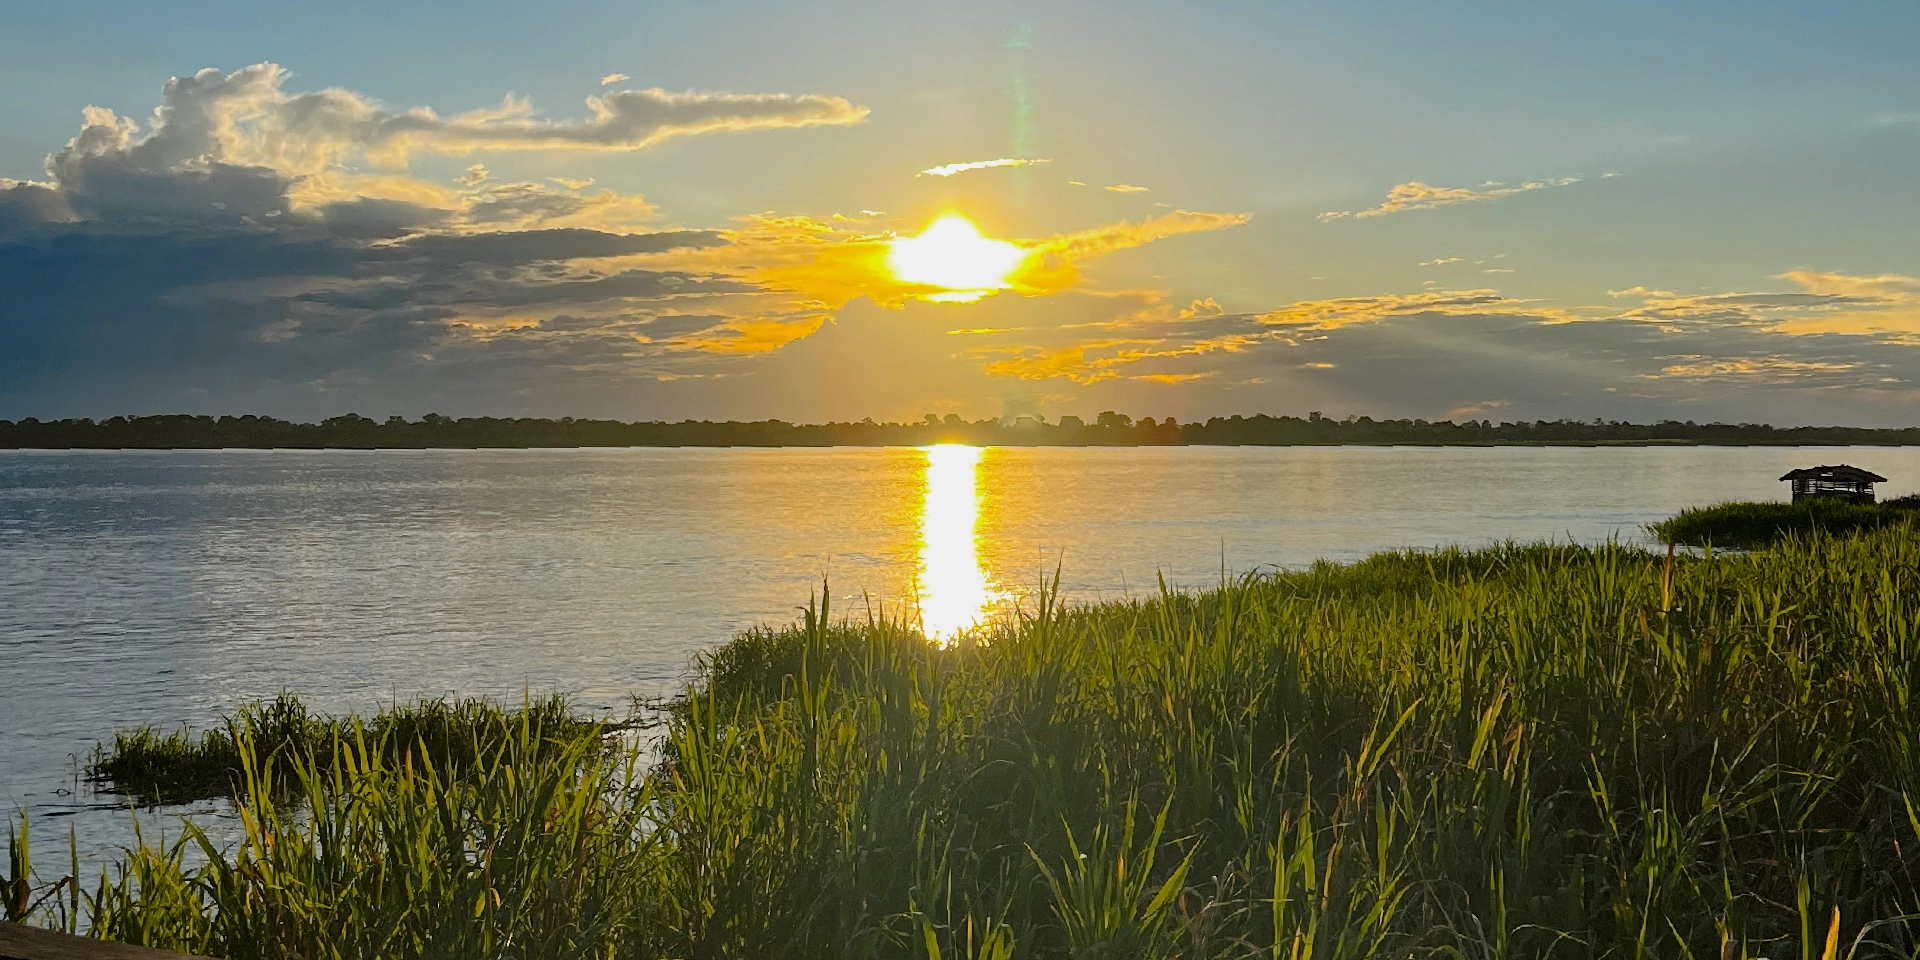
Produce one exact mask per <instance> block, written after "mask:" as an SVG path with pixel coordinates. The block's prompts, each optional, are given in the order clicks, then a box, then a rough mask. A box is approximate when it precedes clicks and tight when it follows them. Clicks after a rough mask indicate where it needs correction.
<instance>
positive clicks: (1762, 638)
mask: <svg viewBox="0 0 1920 960" xmlns="http://www.w3.org/2000/svg"><path fill="white" fill-rule="evenodd" d="M1916 577H1920V542H1916V540H1915V539H1914V538H1912V537H1911V536H1908V535H1906V534H1905V533H1904V532H1903V531H1880V532H1870V533H1864V534H1861V535H1859V536H1855V537H1847V538H1830V537H1826V536H1821V535H1816V536H1814V537H1811V538H1792V537H1790V538H1788V539H1786V540H1784V541H1782V542H1780V543H1778V544H1776V545H1774V546H1772V547H1769V548H1766V549H1764V550H1761V551H1757V552H1754V553H1752V554H1745V555H1735V556H1716V557H1713V558H1711V559H1706V558H1687V557H1679V558H1673V559H1669V558H1666V557H1663V556H1657V555H1654V554H1650V553H1647V552H1643V551H1639V550H1634V549H1628V548H1623V547H1619V546H1602V547H1595V548H1584V547H1572V546H1508V547H1499V548H1494V549H1488V550H1483V551H1476V552H1462V551H1443V552H1438V553H1404V554H1383V555H1379V556H1375V557H1373V558H1370V559H1368V560H1365V561H1362V562H1359V563H1355V564H1351V565H1333V564H1322V565H1318V566H1316V567H1314V568H1312V569H1310V570H1305V571H1300V572H1293V573H1276V574H1270V575H1263V576H1257V577H1248V578H1245V579H1241V580H1236V581H1234V582H1232V583H1228V584H1224V585H1222V586H1221V587H1219V588H1216V589H1213V590H1208V591H1203V592H1197V593H1191V594H1182V593H1167V594H1164V595H1161V596H1157V597H1153V598H1150V599H1146V600H1141V601H1131V602H1118V603H1105V604H1091V605H1081V606H1068V607H1060V606H1056V605H1054V604H1052V603H1050V602H1045V601H1043V602H1041V603H1040V604H1038V605H1037V606H1035V605H1029V609H1028V610H1027V612H1026V614H1025V615H1024V616H1022V617H1020V618H1018V619H1016V620H1010V621H1007V622H1005V623H1001V624H997V625H994V626H991V627H989V628H987V629H985V630H984V631H982V632H981V633H979V634H978V635H976V636H975V637H973V638H972V639H971V640H968V641H963V642H961V643H958V644H955V645H953V646H950V647H940V646H936V645H932V644H929V643H927V642H926V641H925V640H924V639H923V638H922V637H921V636H920V635H919V634H918V633H917V631H915V630H913V629H911V628H910V626H909V625H906V624H902V623H897V622H891V621H887V620H882V619H869V618H866V617H864V616H863V617H861V618H857V619H854V620H847V621H842V620H839V619H838V617H839V614H838V612H836V611H830V610H815V611H812V612H810V614H809V616H808V617H807V619H806V620H805V621H804V622H802V623H799V624H796V625H794V626H792V627H789V628H786V629H781V630H761V631H752V632H748V633H746V634H743V635H741V636H740V637H739V638H737V639H736V640H734V641H733V642H732V643H730V644H727V645H725V646H722V647H720V648H717V649H716V650H714V651H712V652H711V653H710V654H709V655H707V656H706V657H705V658H704V659H703V660H702V662H701V665H700V670H699V681H698V684H697V686H696V688H695V689H694V690H693V691H692V692H691V693H690V694H689V695H688V696H686V697H685V698H683V699H681V700H680V701H679V702H677V703H676V704H675V705H674V706H673V708H672V710H671V712H670V722H669V724H668V725H667V726H666V727H665V728H664V731H663V732H662V735H661V737H660V739H659V740H658V741H657V743H656V744H655V747H656V748H657V751H658V752H657V754H656V753H649V752H648V751H647V749H645V748H644V747H643V746H642V745H640V744H637V743H635V742H633V741H628V740H614V741H609V740H607V739H606V738H605V737H604V736H602V734H601V733H600V732H598V731H596V730H593V729H592V728H587V727H579V728H572V727H564V728H563V727H558V726H556V727H553V728H552V729H553V730H555V731H562V730H570V731H572V732H556V733H554V734H552V735H546V734H541V735H536V734H534V733H532V732H531V731H530V728H529V727H528V726H527V725H526V724H524V723H522V724H519V725H514V724H511V723H509V722H508V716H509V713H508V712H507V711H500V712H499V713H498V716H499V717H500V726H499V728H498V730H499V733H500V736H499V737H498V738H495V739H490V740H488V743H489V744H490V746H488V748H487V749H485V750H482V751H478V752H476V753H475V754H474V756H476V757H479V758H481V759H480V760H479V761H477V762H473V763H472V764H471V765H470V766H462V765H456V766H443V765H439V764H437V763H436V762H434V760H433V757H432V755H433V751H432V750H431V749H426V748H423V749H422V750H421V751H417V752H414V753H412V754H407V753H406V752H405V751H402V752H401V753H400V754H399V755H398V759H396V758H395V757H396V755H395V754H394V753H392V752H391V751H390V750H388V749H384V748H380V747H378V746H377V745H375V744H373V743H368V742H363V741H362V740H361V739H359V738H355V737H350V736H336V735H334V734H328V735H327V736H326V737H325V738H324V741H323V742H322V743H321V744H320V746H321V747H322V748H323V749H324V751H325V752H326V753H327V754H328V755H329V756H338V757H340V758H341V759H340V760H338V761H331V762H328V763H326V764H321V763H320V762H318V761H316V760H313V759H310V758H309V757H308V756H307V755H306V754H304V753H302V752H301V751H294V752H293V754H292V759H293V763H292V764H291V766H289V767H288V768H286V772H285V773H284V774H283V775H284V776H291V777H292V778H293V780H294V781H295V782H296V783H298V784H299V789H298V790H296V791H294V792H293V795H294V796H295V797H296V798H298V799H293V800H290V799H288V798H287V794H286V793H285V792H283V791H279V790H274V789H269V788H268V787H267V785H265V784H260V783H251V782H250V783H248V784H245V785H243V787H242V789H241V791H240V803H241V804H242V806H243V807H244V808H245V809H246V810H247V811H248V814H249V816H248V818H247V831H248V832H247V838H246V840H245V842H244V843H242V844H241V845H240V846H238V847H236V848H234V849H232V850H229V851H225V852H220V851H203V852H205V853H209V854H211V855H212V857H211V860H210V862H209V863H208V864H207V865H205V866H201V867H194V866H189V865H188V856H187V853H188V850H189V848H190V846H191V844H192V843H193V835H192V834H191V833H189V835H188V838H187V840H186V841H185V842H186V843H187V844H188V846H183V847H180V848H176V849H172V850H156V849H149V850H145V851H142V852H140V853H138V854H136V855H135V856H134V857H133V858H132V860H130V861H129V862H128V864H127V873H126V875H125V877H124V878H122V879H117V880H115V879H109V881H108V882H106V883H104V884H101V885H99V886H97V887H96V886H94V885H93V884H92V883H91V882H89V883H88V884H86V885H84V886H85V888H86V889H89V890H94V891H96V892H95V893H90V894H88V895H87V898H86V899H87V900H88V901H89V902H90V903H91V904H92V908H91V909H92V910H93V913H94V915H95V916H97V917H99V918H100V919H99V923H100V926H99V932H100V933H102V934H105V935H109V936H113V937H116V938H123V939H138V940H142V941H144V942H146V943H148V944H151V945H158V946H166V947H170V948H174V949H179V950H183V951H185V952H192V953H204V954H207V955H210V956H234V957H238V956H247V957H254V956H260V957H265V956H288V955H316V954H319V953H323V952H327V951H341V952H343V953H346V954H351V955H368V956H371V955H379V956H383V957H411V956H428V955H442V956H444V955H474V956H483V955H498V954H500V953H502V952H504V951H508V950H509V949H510V950H511V951H513V952H516V953H519V954H523V955H528V956H542V957H583V958H584V957H606V956H616V957H636V958H651V957H675V956H680V957H684V956H723V955H724V956H756V957H758V956H804V957H837V956H881V957H896V956H897V957H924V956H932V955H938V956H943V957H952V956H997V957H1016V956H1018V957H1068V956H1091V955H1095V952H1097V951H1103V950H1104V951H1106V953H1105V954H1103V955H1112V956H1127V957H1152V956H1165V957H1171V956H1240V955H1247V956H1252V955H1270V952H1271V951H1273V950H1276V949H1277V950H1278V951H1279V952H1281V953H1283V954H1285V955H1288V956H1295V955H1298V956H1315V957H1356V958H1357V957H1376V956H1387V955H1393V956H1407V955H1412V956H1419V957H1438V956H1459V955H1462V954H1465V955H1473V956H1500V955H1507V956H1544V955H1547V954H1548V953H1550V952H1558V951H1572V952H1573V953H1575V954H1577V955H1582V956H1588V955H1591V956H1628V955H1645V956H1676V955H1686V954H1691V955H1693V956H1703V957H1704V956H1759V955H1762V952H1763V951H1764V954H1765V955H1766V956H1782V955H1792V956H1802V955H1811V956H1821V955H1831V956H1847V955H1848V953H1847V951H1848V950H1849V949H1850V948H1852V947H1853V946H1854V945H1856V944H1864V945H1865V946H1862V947H1860V952H1859V953H1858V954H1856V955H1859V956H1868V955H1883V954H1891V955H1900V956H1905V955H1906V954H1907V953H1908V952H1909V951H1911V949H1912V947H1913V944H1914V943H1915V942H1916V940H1915V936H1914V935H1915V933H1916V932H1920V931H1915V930H1909V929H1908V928H1907V927H1906V926H1904V924H1905V923H1906V921H1903V920H1900V919H1897V918H1900V917H1903V916H1908V915H1911V914H1914V913H1916V912H1920V873H1916V871H1920V816H1916V814H1915V813H1914V811H1915V810H1916V809H1920V802H1917V801H1920V780H1917V779H1916V778H1917V777H1920V753H1916V748H1915V744H1916V742H1920V738H1917V736H1916V735H1917V734H1920V729H1916V727H1920V718H1917V717H1916V711H1914V710H1913V708H1912V702H1913V696H1914V695H1915V693H1916V691H1915V686H1916V684H1920V673H1916V667H1915V664H1920V590H1917V589H1916V587H1920V583H1916V582H1915V580H1916ZM1863 611H1864V612H1865V613H1863ZM240 742H242V743H245V742H248V738H245V737H241V738H240ZM609 744H611V748H609ZM243 752H244V750H243ZM283 756H284V754H283ZM655 756H657V757H659V758H660V763H659V764H658V765H657V766H653V767H648V766H647V763H648V761H649V760H650V758H652V757H655ZM256 760H257V758H255V760H250V761H249V762H248V766H252V767H255V768H257V763H256V762H255V761H256ZM308 811H311V815H309V813H308ZM41 852H42V857H41V860H40V864H41V867H42V869H43V870H50V871H51V872H52V873H54V874H57V873H58V869H59V868H58V863H59V861H60V860H61V859H62V858H60V857H58V856H57V855H54V852H53V851H51V850H48V849H46V848H45V847H43V848H42V851H41ZM55 882H57V876H48V875H46V874H43V875H41V877H40V879H39V881H38V883H37V884H34V885H32V887H31V890H30V892H31V893H34V895H35V896H37V895H38V894H39V892H42V891H45V890H47V889H49V888H50V887H51V885H52V883H55ZM63 902H65V898H64V896H56V897H53V898H52V899H51V900H50V901H49V905H47V906H43V907H42V908H41V909H42V915H41V919H42V921H43V922H56V923H57V922H59V921H60V917H59V915H58V910H59V909H61V908H57V907H55V906H53V904H58V903H63ZM48 911H52V912H48ZM1876 944H1879V945H1884V946H1885V947H1886V950H1884V951H1881V952H1880V953H1876V952H1875V951H1876V950H1878V949H1879V948H1878V947H1876V946H1875V945H1876ZM1729 945H1730V946H1729ZM323 948H324V949H323ZM1829 950H1831V951H1834V952H1832V953H1830V954H1826V953H1824V952H1825V951H1829ZM1728 951H1730V952H1728ZM1802 951H1805V952H1804V953H1803V952H1802Z"/></svg>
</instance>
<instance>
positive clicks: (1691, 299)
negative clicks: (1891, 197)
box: [1609, 270, 1920, 342]
mask: <svg viewBox="0 0 1920 960" xmlns="http://www.w3.org/2000/svg"><path fill="white" fill-rule="evenodd" d="M1780 279H1782V280H1786V281H1789V282H1791V283H1793V284H1794V285H1796V286H1798V287H1800V290H1799V291H1788V292H1764V293H1717V294H1677V293H1673V292H1671V291H1666V290H1652V289H1647V288H1644V287H1633V288H1630V289H1626V290H1615V291H1609V292H1610V293H1612V294H1613V295H1614V296H1616V297H1638V298H1640V300H1641V305H1640V306H1638V307H1635V308H1632V309H1630V310H1627V311H1625V312H1624V314H1623V316H1624V317H1626V318H1628V319H1633V320H1639V321H1642V322H1646V323H1652V324H1658V325H1661V326H1665V327H1670V328H1671V327H1682V326H1696V325H1717V326H1744V327H1752V328H1755V329H1758V330H1762V331H1766V332H1769V333H1779V334H1787V335H1794V336H1808V335H1815V334H1823V333H1842V334H1863V335H1873V336H1881V337H1887V338H1893V339H1902V340H1913V341H1916V342H1920V278H1916V277H1909V276H1904V275H1900V274H1880V275H1875V276H1853V275H1849V274H1844V273H1836V272H1831V271H1819V270H1791V271H1788V272H1787V273H1784V274H1781V275H1780Z"/></svg>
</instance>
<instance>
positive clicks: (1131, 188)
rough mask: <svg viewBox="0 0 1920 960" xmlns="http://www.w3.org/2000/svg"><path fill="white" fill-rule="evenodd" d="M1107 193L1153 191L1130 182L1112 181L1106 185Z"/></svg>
mask: <svg viewBox="0 0 1920 960" xmlns="http://www.w3.org/2000/svg"><path fill="white" fill-rule="evenodd" d="M1106 190H1107V192H1108V193H1152V192H1153V191H1152V190H1150V189H1148V188H1146V187H1141V186H1135V185H1134V184H1131V183H1112V184H1108V185H1107V187H1106Z"/></svg>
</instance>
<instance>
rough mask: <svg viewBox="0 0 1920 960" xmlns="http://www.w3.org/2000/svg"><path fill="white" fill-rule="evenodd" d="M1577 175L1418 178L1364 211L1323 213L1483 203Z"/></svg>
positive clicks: (1336, 215) (1382, 212)
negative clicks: (1467, 180)
mask: <svg viewBox="0 0 1920 960" xmlns="http://www.w3.org/2000/svg"><path fill="white" fill-rule="evenodd" d="M1579 182H1580V179H1579V178H1578V177H1555V178H1551V179H1547V180H1527V181H1524V182H1521V183H1517V184H1511V185H1509V184H1505V183H1501V182H1498V181H1493V182H1489V183H1483V184H1481V185H1479V186H1477V187H1436V186H1434V185H1433V184H1430V183H1423V182H1421V181H1419V180H1410V181H1408V182H1406V183H1401V184H1396V185H1395V186H1394V187H1393V189H1391V190H1389V191H1387V198H1386V199H1385V200H1382V201H1381V202H1380V205H1379V206H1377V207H1369V208H1367V209H1365V210H1359V211H1354V210H1331V211H1328V212H1326V213H1323V214H1321V215H1320V219H1321V220H1322V221H1327V220H1342V219H1345V218H1347V217H1384V216H1387V215H1388V214H1393V213H1404V212H1406V211H1409V210H1432V209H1434V208H1435V207H1446V206H1452V205H1454V204H1457V203H1483V202H1486V201H1490V200H1498V199H1500V198H1501V197H1510V196H1513V195H1514V194H1516V193H1527V192H1529V191H1533V190H1545V189H1547V188H1548V187H1564V186H1567V185H1569V184H1574V183H1579Z"/></svg>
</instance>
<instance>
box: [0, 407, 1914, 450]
mask: <svg viewBox="0 0 1920 960" xmlns="http://www.w3.org/2000/svg"><path fill="white" fill-rule="evenodd" d="M938 443H965V444H972V445H976V446H995V447H1150V446H1159V447H1166V446H1207V447H1248V446H1261V447H1329V446H1369V447H1384V446H1417V447H1671V446H1689V447H1691V446H1713V447H1813V446H1880V447H1901V446H1920V427H1901V428H1870V427H1775V426H1770V425H1767V424H1725V423H1709V424H1698V423H1692V422H1679V421H1664V422H1661V423H1653V424H1636V423H1624V422H1619V421H1615V422H1611V423H1594V422H1590V421H1574V420H1551V421H1548V420H1541V421H1532V422H1525V421H1523V422H1518V423H1498V424H1496V423H1492V422H1490V421H1487V420H1478V421H1475V420H1469V421H1465V422H1461V423H1454V422H1452V421H1445V420H1443V421H1438V422H1429V421H1426V420H1374V419H1371V418H1368V417H1352V418H1348V419H1345V420H1332V419H1328V418H1324V417H1321V416H1319V415H1318V414H1310V415H1309V416H1307V417H1304V418H1302V417H1273V416H1268V415H1265V414H1259V415H1256V416H1252V417H1239V416H1236V417H1214V418H1212V419H1209V420H1207V421H1205V422H1198V421H1196V422H1191V423H1178V422H1175V421H1174V420H1173V419H1172V418H1168V419H1166V420H1164V421H1159V422H1156V421H1155V420H1154V419H1153V418H1151V417H1149V418H1146V419H1143V420H1140V421H1134V420H1133V419H1132V418H1130V417H1125V416H1121V415H1118V414H1113V413H1105V414H1102V415H1101V416H1100V417H1099V418H1098V419H1096V420H1095V421H1094V422H1093V423H1085V422H1083V421H1081V420H1080V419H1079V418H1078V417H1062V418H1060V420H1059V422H1056V423H1045V422H1041V421H1038V420H1035V419H1032V418H1025V417H1023V418H1020V419H1019V420H1017V421H1015V422H1013V423H1005V422H1002V421H999V420H980V421H973V422H968V421H965V420H962V419H961V418H959V417H957V416H948V417H945V418H940V419H935V418H933V417H931V416H929V417H928V418H927V419H925V420H922V421H919V422H916V423H874V422H872V421H870V420H869V421H861V422H858V423H825V424H792V423H786V422H784V421H779V420H762V421H753V422H739V421H726V422H711V421H701V420H687V421H681V422H678V423H666V422H659V421H655V422H636V423H627V422H621V421H617V420H576V419H572V418H563V419H559V420H544V419H504V418H494V417H476V418H462V419H454V418H451V417H442V416H439V415H437V414H428V415H427V416H426V417H424V418H422V419H420V420H405V419H402V418H399V417H392V418H389V419H387V420H385V421H374V420H370V419H367V418H365V417H360V416H356V415H351V414H349V415H346V416H341V417H330V418H328V419H326V420H323V421H321V422H320V423H293V422H289V421H285V420H276V419H273V418H270V417H255V416H242V417H231V416H229V417H217V418H216V417H209V416H187V415H174V416H152V417H114V418H112V419H109V420H101V421H95V420H90V419H77V420H54V421H45V422H42V421H39V420H34V419H31V418H29V419H26V420H21V421H18V422H15V421H11V420H0V449H6V450H220V449H243V450H283V449H284V450H490V449H501V450H539V449H569V450H570V449H623V448H625V449H630V448H649V447H663V448H671V447H695V448H700V447H711V448H723V447H746V448H775V447H799V448H826V447H922V446H928V445H931V444H938Z"/></svg>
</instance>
